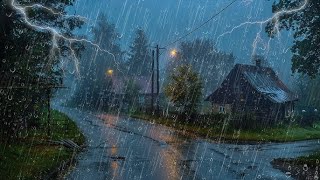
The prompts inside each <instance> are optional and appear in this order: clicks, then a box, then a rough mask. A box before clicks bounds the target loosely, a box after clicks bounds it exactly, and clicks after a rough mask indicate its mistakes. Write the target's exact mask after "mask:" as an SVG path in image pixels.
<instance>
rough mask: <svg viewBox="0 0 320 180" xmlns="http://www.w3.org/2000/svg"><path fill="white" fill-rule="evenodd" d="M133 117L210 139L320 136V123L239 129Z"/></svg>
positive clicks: (278, 139) (286, 139)
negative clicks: (310, 125)
mask: <svg viewBox="0 0 320 180" xmlns="http://www.w3.org/2000/svg"><path fill="white" fill-rule="evenodd" d="M131 117H133V118H138V119H143V120H147V121H152V122H155V123H157V124H162V125H165V126H168V127H172V128H174V129H177V130H183V131H186V132H190V133H193V134H196V135H198V136H202V137H207V138H210V139H215V140H216V139H220V138H221V139H224V140H231V141H254V142H289V141H301V140H310V139H319V138H320V123H319V122H318V123H316V124H315V125H314V126H313V127H305V128H304V127H299V126H298V125H287V126H285V125H282V126H278V127H273V128H270V127H269V128H264V129H256V130H241V131H237V130H234V129H231V128H228V127H226V128H222V126H221V125H220V126H219V125H217V126H211V127H201V126H199V125H198V124H192V123H184V122H175V121H174V120H172V119H166V118H164V117H156V116H151V115H146V114H132V115H131Z"/></svg>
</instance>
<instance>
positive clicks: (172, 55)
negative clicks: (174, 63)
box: [170, 49, 178, 58]
mask: <svg viewBox="0 0 320 180" xmlns="http://www.w3.org/2000/svg"><path fill="white" fill-rule="evenodd" d="M170 56H171V57H173V58H175V57H177V56H178V51H177V50H176V49H173V50H171V51H170Z"/></svg>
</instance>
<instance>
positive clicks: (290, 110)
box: [285, 103, 294, 117]
mask: <svg viewBox="0 0 320 180" xmlns="http://www.w3.org/2000/svg"><path fill="white" fill-rule="evenodd" d="M293 112H294V108H293V104H291V103H290V104H288V105H286V107H285V116H286V117H290V116H292V115H293Z"/></svg>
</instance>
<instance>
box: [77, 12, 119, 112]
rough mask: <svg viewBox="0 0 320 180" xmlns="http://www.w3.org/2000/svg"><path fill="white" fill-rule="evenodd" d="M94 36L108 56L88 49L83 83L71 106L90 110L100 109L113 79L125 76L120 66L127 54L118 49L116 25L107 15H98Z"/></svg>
mask: <svg viewBox="0 0 320 180" xmlns="http://www.w3.org/2000/svg"><path fill="white" fill-rule="evenodd" d="M92 32H93V35H94V42H95V43H97V44H98V45H99V46H100V47H101V49H104V50H108V51H109V52H104V51H98V50H97V49H95V47H92V46H91V47H87V48H86V51H85V54H86V55H85V56H83V58H82V59H81V61H80V75H81V79H80V80H79V82H78V84H79V85H78V87H77V90H76V92H75V94H74V96H73V98H72V100H71V104H73V105H75V106H84V107H85V108H88V109H90V108H91V109H92V108H93V109H96V108H98V107H99V106H100V102H101V98H106V97H104V96H106V95H107V94H109V93H108V91H109V90H110V88H111V87H112V83H111V79H112V76H115V75H119V74H120V73H122V72H123V70H121V64H122V59H123V54H124V53H123V51H121V48H120V45H119V40H120V38H119V34H118V33H117V32H116V29H115V25H114V24H111V23H109V22H108V20H107V18H106V16H105V15H103V14H100V15H99V17H98V21H97V24H96V25H95V26H94V27H93V30H92ZM108 70H111V71H112V74H109V73H108Z"/></svg>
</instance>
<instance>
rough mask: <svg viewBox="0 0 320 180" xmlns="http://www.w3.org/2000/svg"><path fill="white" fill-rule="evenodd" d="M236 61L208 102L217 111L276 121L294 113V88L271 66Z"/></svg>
mask: <svg viewBox="0 0 320 180" xmlns="http://www.w3.org/2000/svg"><path fill="white" fill-rule="evenodd" d="M256 63H257V64H256V66H254V65H245V64H236V65H235V67H234V68H233V69H232V70H231V71H230V73H229V74H228V76H227V77H226V78H225V80H224V81H223V82H222V84H221V85H220V86H219V87H218V89H216V90H215V91H214V92H213V93H212V94H211V95H209V96H208V97H207V98H206V101H209V102H211V104H212V111H213V112H216V113H231V114H244V113H250V114H253V115H254V116H255V117H256V118H257V119H261V120H265V121H266V122H270V123H272V122H275V121H277V120H282V119H283V118H285V117H288V116H290V115H292V113H293V110H294V102H295V101H297V100H298V98H297V95H296V94H294V93H293V92H292V91H290V90H289V89H288V88H287V87H286V85H285V84H284V83H283V82H282V81H281V80H280V79H279V77H278V76H277V75H276V73H275V72H274V71H273V70H272V69H271V68H269V67H262V66H261V64H260V62H259V61H257V62H256Z"/></svg>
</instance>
